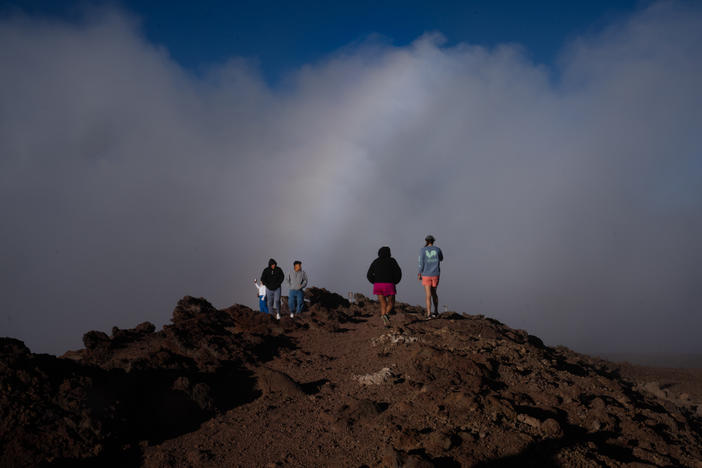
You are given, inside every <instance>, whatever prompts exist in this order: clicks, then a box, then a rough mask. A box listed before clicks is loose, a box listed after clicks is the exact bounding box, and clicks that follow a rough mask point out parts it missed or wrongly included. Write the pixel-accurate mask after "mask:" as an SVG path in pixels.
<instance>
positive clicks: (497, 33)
mask: <svg viewBox="0 0 702 468" xmlns="http://www.w3.org/2000/svg"><path fill="white" fill-rule="evenodd" d="M648 3H650V2H644V1H640V0H639V1H637V0H610V1H601V0H590V1H572V2H562V1H542V2H525V1H481V2H476V1H472V2H468V1H466V2H440V1H439V2H418V1H382V2H371V1H365V0H364V1H354V2H321V1H317V2H314V1H288V2H283V1H268V2H261V1H239V2H231V1H207V2H173V1H148V2H144V1H135V0H125V1H121V2H109V3H108V2H85V1H78V2H76V1H61V2H58V1H53V0H39V1H32V0H29V1H2V2H0V4H1V5H2V6H3V8H2V9H3V10H4V12H5V14H8V12H17V11H21V12H23V13H25V14H27V15H30V16H41V17H59V18H62V19H70V20H74V21H80V20H81V18H83V17H84V13H85V11H86V9H91V8H92V7H94V6H95V5H112V6H114V5H117V6H119V7H121V8H122V9H124V10H126V11H128V12H130V13H131V14H133V15H135V16H136V17H137V18H138V19H139V20H140V21H141V22H142V23H141V26H142V31H143V32H144V33H145V34H146V36H147V38H148V40H149V41H151V42H153V43H156V44H160V45H163V46H165V47H166V48H167V49H168V51H169V52H170V54H171V56H172V57H173V58H174V59H175V60H176V61H177V62H178V63H180V64H181V65H183V66H185V67H186V68H188V69H190V70H191V71H193V72H196V73H197V72H199V71H201V70H203V69H205V68H207V67H208V66H210V65H212V64H216V63H220V62H222V61H224V60H226V59H228V58H231V57H245V58H248V59H252V60H254V62H255V63H256V64H257V66H258V67H259V69H260V70H261V72H262V74H263V76H264V78H265V79H266V81H267V82H268V83H269V84H275V83H276V82H278V81H279V80H280V78H281V77H283V76H285V74H286V73H288V72H290V71H294V70H295V69H296V68H298V67H299V66H301V65H303V64H308V63H314V62H316V61H318V60H319V59H321V58H323V57H325V56H326V55H327V54H330V53H332V52H333V51H335V50H337V49H339V48H341V47H344V46H347V45H349V44H353V43H356V42H358V41H363V40H365V39H366V38H368V37H369V36H371V35H379V36H380V38H381V40H384V41H386V42H388V43H390V44H392V45H396V46H404V45H407V44H409V43H411V42H412V41H414V40H415V39H417V38H418V37H419V36H421V35H422V34H423V33H425V32H440V33H441V34H443V35H444V36H445V38H446V41H447V43H446V45H448V46H450V45H452V44H455V43H458V42H465V43H469V44H477V45H484V46H487V47H491V46H494V45H496V44H502V43H518V44H521V45H523V46H524V47H525V48H526V50H527V53H528V56H529V57H530V58H531V59H532V60H533V61H535V62H536V63H543V64H547V65H551V64H552V63H553V61H554V59H555V58H557V55H558V53H559V51H560V49H561V47H562V46H563V45H564V43H567V42H568V41H570V40H572V39H574V38H576V37H579V36H582V35H587V34H591V33H594V32H596V31H597V30H599V29H600V28H601V27H603V26H604V25H606V24H610V23H612V22H614V21H616V20H617V19H619V18H620V17H622V16H625V15H627V14H630V13H632V12H633V11H634V10H636V9H639V8H643V7H645V6H646V5H647V4H648Z"/></svg>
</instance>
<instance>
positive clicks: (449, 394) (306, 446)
mask: <svg viewBox="0 0 702 468" xmlns="http://www.w3.org/2000/svg"><path fill="white" fill-rule="evenodd" d="M306 296H307V298H308V299H309V307H308V309H307V310H306V311H305V312H304V313H303V314H302V316H299V317H296V318H295V319H294V320H292V319H289V318H287V317H284V318H283V319H282V320H280V321H277V320H275V319H273V318H272V317H271V316H269V315H264V314H260V313H258V312H255V311H252V310H251V309H249V308H247V307H243V306H232V307H230V308H227V309H223V310H217V309H215V308H214V307H212V305H211V304H209V303H208V302H207V301H206V300H204V299H202V298H192V297H185V298H183V299H182V300H181V301H179V302H178V305H177V306H176V308H175V310H174V312H173V319H172V322H171V324H169V325H166V326H164V327H163V329H162V330H159V331H156V330H155V327H154V326H153V325H152V324H149V323H143V324H140V325H138V326H137V327H135V328H132V329H119V328H114V329H113V330H112V334H111V336H108V335H107V334H105V333H102V332H98V331H93V332H88V333H86V334H85V336H84V344H85V349H83V350H80V351H74V352H70V353H67V354H66V357H65V358H55V357H52V356H46V355H36V354H32V353H31V352H30V351H29V350H28V349H27V348H26V347H25V346H24V344H23V343H21V342H20V341H17V340H13V339H8V338H5V339H0V358H1V359H0V409H1V411H0V422H1V424H0V466H37V465H41V464H43V463H52V464H56V465H64V466H73V465H75V464H80V463H87V464H94V465H97V466H102V465H105V464H109V463H111V464H113V465H117V466H138V465H142V466H159V467H161V466H212V467H215V466H283V465H287V466H322V465H332V466H354V467H357V466H364V465H365V466H445V467H454V466H491V467H492V466H539V467H541V466H632V467H633V466H647V465H649V466H693V467H700V466H702V465H701V464H700V460H702V418H701V416H702V405H701V404H702V402H701V401H699V400H698V399H696V398H695V397H694V396H693V397H691V396H690V394H689V393H686V394H684V395H678V394H674V393H673V392H671V391H670V390H669V389H668V388H667V387H663V386H662V385H660V384H659V383H657V382H647V383H646V382H643V383H641V382H633V381H630V380H627V379H625V378H622V377H621V376H620V375H619V373H618V368H617V367H616V366H614V365H612V364H611V363H608V362H606V361H602V360H600V359H596V358H592V357H589V356H585V355H581V354H578V353H575V352H573V351H571V350H569V349H567V348H564V347H556V348H552V347H547V346H545V345H544V344H543V342H542V341H541V340H540V339H538V338H537V337H534V336H532V335H529V334H528V333H527V332H525V331H523V330H515V329H512V328H509V327H508V326H506V325H504V324H502V323H500V322H498V321H496V320H492V319H489V318H485V317H482V316H470V315H459V314H456V313H446V314H442V315H441V316H440V317H439V318H438V319H436V320H430V321H425V320H422V319H421V318H422V315H423V309H422V308H421V307H415V306H410V305H407V304H397V307H396V309H395V313H394V314H393V315H392V317H391V321H392V323H393V327H392V328H390V329H387V328H385V327H383V326H382V324H381V322H380V319H379V317H378V315H377V313H378V311H377V308H378V305H377V303H376V302H374V301H372V300H370V299H368V298H366V297H364V296H360V295H356V296H355V297H354V303H349V302H348V301H346V299H344V298H343V297H341V296H339V295H338V294H334V293H330V292H329V291H326V290H323V289H316V288H310V289H309V290H307V291H306ZM69 358H70V359H69Z"/></svg>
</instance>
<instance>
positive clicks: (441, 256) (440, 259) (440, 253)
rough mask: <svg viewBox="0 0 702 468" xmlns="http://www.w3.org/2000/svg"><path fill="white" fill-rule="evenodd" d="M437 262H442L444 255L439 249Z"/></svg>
mask: <svg viewBox="0 0 702 468" xmlns="http://www.w3.org/2000/svg"><path fill="white" fill-rule="evenodd" d="M439 261H440V262H443V261H444V253H443V252H442V251H441V249H439Z"/></svg>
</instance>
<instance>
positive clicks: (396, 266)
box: [393, 259, 402, 284]
mask: <svg viewBox="0 0 702 468" xmlns="http://www.w3.org/2000/svg"><path fill="white" fill-rule="evenodd" d="M393 263H394V265H393V269H394V270H395V272H394V273H395V274H394V275H393V277H394V278H393V279H394V280H395V281H394V283H395V284H397V283H399V282H400V281H401V280H402V269H400V265H399V264H398V263H397V260H395V259H393Z"/></svg>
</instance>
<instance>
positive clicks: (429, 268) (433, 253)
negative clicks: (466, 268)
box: [419, 245, 444, 276]
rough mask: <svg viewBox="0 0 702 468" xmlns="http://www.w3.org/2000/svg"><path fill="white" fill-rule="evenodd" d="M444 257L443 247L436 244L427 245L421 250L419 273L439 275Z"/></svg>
mask: <svg viewBox="0 0 702 468" xmlns="http://www.w3.org/2000/svg"><path fill="white" fill-rule="evenodd" d="M443 259H444V254H443V253H442V252H441V249H440V248H438V247H437V246H435V245H427V246H426V247H422V250H420V251H419V274H420V275H422V276H439V275H440V274H441V269H440V268H439V262H441V261H442V260H443Z"/></svg>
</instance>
